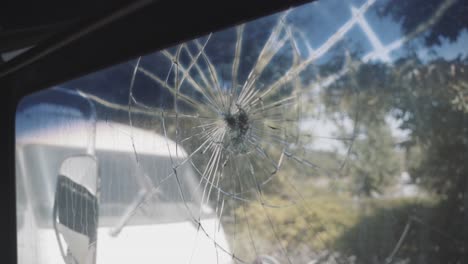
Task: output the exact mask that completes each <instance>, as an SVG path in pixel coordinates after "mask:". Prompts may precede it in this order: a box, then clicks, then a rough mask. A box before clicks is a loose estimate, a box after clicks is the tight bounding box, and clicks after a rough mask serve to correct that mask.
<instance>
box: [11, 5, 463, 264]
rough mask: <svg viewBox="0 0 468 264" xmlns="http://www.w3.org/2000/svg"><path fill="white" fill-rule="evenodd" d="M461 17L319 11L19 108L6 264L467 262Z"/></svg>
mask: <svg viewBox="0 0 468 264" xmlns="http://www.w3.org/2000/svg"><path fill="white" fill-rule="evenodd" d="M421 5H424V6H425V9H424V11H421V10H420V6H421ZM460 9H461V10H466V4H463V2H462V1H454V0H446V1H429V3H427V4H426V3H424V4H422V3H421V1H414V2H411V3H408V4H405V5H403V4H402V5H401V7H398V6H395V5H393V4H392V3H391V1H373V0H367V1H362V0H361V1H346V2H345V1H318V2H314V3H311V4H306V5H303V6H300V7H297V8H294V9H290V10H287V11H284V12H281V13H278V14H274V15H272V16H268V17H264V18H260V19H257V20H255V21H251V22H248V23H245V24H241V25H238V26H236V27H232V28H228V29H225V30H222V31H219V32H213V33H211V34H208V35H206V36H201V37H199V38H197V39H193V40H190V41H187V42H184V43H180V44H178V45H176V46H173V47H170V48H168V49H165V50H161V51H158V52H155V53H151V54H147V55H144V56H141V57H139V58H135V59H133V60H131V61H128V62H125V63H122V64H119V65H115V66H113V67H111V68H108V69H105V70H102V71H99V72H96V73H92V74H90V75H87V76H84V77H81V78H79V79H76V80H72V81H69V82H67V83H64V84H61V85H59V86H56V87H51V88H50V89H47V90H44V91H41V92H38V93H36V94H33V95H30V96H27V97H25V98H24V99H23V100H22V102H21V103H20V105H19V107H18V110H17V114H16V179H17V219H18V223H17V234H18V257H19V263H33V262H34V263H80V264H81V263H86V264H90V263H93V264H94V263H132V262H135V261H137V262H138V263H257V264H260V263H273V264H276V263H310V264H311V263H465V262H466V261H467V259H468V248H467V247H466V245H467V244H468V228H467V227H466V226H467V225H466V223H467V221H468V214H467V213H466V206H467V204H468V200H467V199H468V183H467V181H466V175H468V168H467V167H466V161H467V157H468V156H467V153H468V97H467V96H468V69H467V65H468V61H467V56H466V55H467V51H468V50H467V48H466V47H467V45H466V44H467V43H468V34H467V29H466V28H467V24H466V23H464V22H463V21H464V20H466V19H465V18H464V17H463V13H460V12H461V11H459V10H460Z"/></svg>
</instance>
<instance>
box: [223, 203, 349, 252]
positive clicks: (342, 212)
mask: <svg viewBox="0 0 468 264" xmlns="http://www.w3.org/2000/svg"><path fill="white" fill-rule="evenodd" d="M264 202H265V204H267V205H268V204H275V205H284V207H281V208H276V207H275V208H269V207H268V206H267V205H266V206H262V205H261V204H259V203H255V204H254V203H251V204H249V205H246V206H245V207H241V208H238V209H237V211H236V215H237V217H238V220H237V221H238V223H243V224H241V225H239V226H240V230H237V232H239V233H238V235H239V236H245V237H249V233H250V235H251V237H252V238H253V240H254V243H255V246H256V248H257V251H258V253H259V254H272V255H275V252H278V248H279V244H278V243H281V245H282V247H284V248H285V249H286V251H288V253H289V255H290V256H292V257H294V256H298V255H301V254H308V256H309V257H310V255H311V254H312V252H304V250H309V251H310V250H314V251H318V250H324V249H330V248H332V247H333V245H334V242H335V240H336V239H337V238H338V237H340V236H342V235H343V234H344V233H345V232H346V230H348V229H349V228H350V227H352V226H353V225H354V224H355V223H356V220H357V215H356V213H355V212H354V211H353V209H352V206H351V205H352V204H351V201H350V200H349V199H346V198H344V197H336V196H330V195H329V196H319V197H313V198H308V199H306V200H305V201H301V200H297V202H296V203H295V204H291V200H289V199H282V198H279V197H273V196H264ZM270 221H271V223H270ZM271 224H272V225H273V226H274V228H272V225H271ZM225 226H226V225H225ZM228 229H229V228H228ZM246 239H248V238H246ZM243 241H245V240H243ZM244 246H245V245H242V244H239V245H235V248H236V250H237V251H240V252H242V251H245V252H246V254H248V253H250V254H252V250H251V248H250V245H249V248H244ZM279 251H281V250H279Z"/></svg>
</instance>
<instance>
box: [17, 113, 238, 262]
mask: <svg viewBox="0 0 468 264" xmlns="http://www.w3.org/2000/svg"><path fill="white" fill-rule="evenodd" d="M44 109H46V110H45V111H43V110H44ZM67 111H68V110H67ZM67 111H61V112H60V111H59V113H60V114H59V115H58V116H59V117H60V118H56V119H55V120H54V121H50V122H49V121H44V120H46V119H50V116H51V115H50V114H51V113H52V112H55V110H54V108H53V107H50V106H47V105H40V106H35V107H31V109H29V110H25V111H22V112H19V113H18V114H17V119H16V120H17V125H16V126H17V132H16V135H17V138H16V168H17V174H16V179H17V199H18V202H17V208H18V209H17V214H18V225H17V232H18V260H19V262H18V263H20V264H21V263H38V264H40V263H47V264H63V263H64V259H63V258H62V256H61V253H60V249H59V246H58V242H57V238H56V236H55V233H54V229H53V227H52V224H51V223H52V221H53V220H52V207H53V201H54V191H55V184H56V181H57V173H58V171H59V167H60V164H61V163H62V162H63V160H65V159H66V158H68V157H70V156H73V155H80V154H81V155H82V154H86V150H87V148H88V147H89V142H90V137H94V138H93V140H91V142H92V141H94V143H93V144H94V146H93V148H94V153H95V157H96V159H97V163H98V171H99V172H98V174H99V178H100V193H99V197H100V201H99V227H98V231H97V256H96V263H98V264H124V263H139V264H145V263H171V264H177V263H184V264H185V263H193V264H206V263H221V264H222V263H231V260H232V258H231V256H229V255H228V254H226V253H225V250H227V251H228V250H229V249H228V243H227V240H226V237H225V235H224V231H223V229H222V226H221V225H220V223H219V219H218V218H217V217H216V214H215V213H214V211H213V209H211V208H210V207H207V206H201V205H200V204H199V203H200V200H201V197H200V196H201V195H199V194H198V193H197V190H196V189H197V186H198V179H197V177H196V175H195V174H194V172H193V169H192V168H191V167H189V166H184V168H181V169H180V170H179V178H180V179H181V181H182V183H183V185H184V186H183V188H184V192H185V191H187V192H188V194H186V196H187V201H186V200H184V199H183V198H181V197H180V193H179V191H181V190H182V189H180V187H178V186H177V182H176V181H175V179H172V178H174V177H170V178H169V179H168V180H165V181H161V182H160V185H161V188H160V189H161V193H160V194H158V195H155V197H154V198H152V199H151V202H150V203H148V204H147V205H146V206H144V208H143V209H141V208H137V206H136V204H138V202H139V201H140V200H141V197H143V196H144V194H145V193H146V192H147V191H148V188H149V187H148V185H146V187H145V184H148V182H146V183H145V182H144V174H147V173H148V171H149V172H151V175H149V178H152V181H153V182H152V184H150V185H151V186H156V185H158V182H159V181H160V180H161V179H164V177H166V176H168V175H169V173H168V172H169V171H170V170H171V169H172V163H171V157H170V153H175V148H176V144H175V142H173V141H171V140H169V139H166V138H165V137H164V136H161V135H158V134H156V133H153V132H150V131H147V130H143V129H138V128H135V127H130V126H127V125H122V124H117V123H109V122H95V123H94V124H93V123H92V122H89V120H86V119H84V118H79V116H78V115H76V116H75V117H78V118H69V116H67V115H68V114H72V115H71V116H73V113H74V112H73V111H70V112H68V114H67ZM177 153H178V155H179V157H172V158H173V159H177V158H178V159H179V160H182V159H184V158H186V157H187V153H185V151H184V150H183V149H182V148H181V147H180V146H178V152H177ZM137 155H138V158H139V159H140V161H139V162H138V163H137V162H136V159H137V157H136V156H137ZM172 155H174V154H172ZM140 163H141V164H140ZM187 164H189V163H187ZM143 167H144V169H143ZM147 179H148V178H147ZM145 188H146V189H145ZM158 197H159V198H158ZM139 199H140V200H139ZM189 199H190V200H189ZM197 203H198V207H197ZM192 207H193V208H194V209H193V210H192V211H193V212H194V213H195V214H199V215H200V216H201V224H202V226H203V231H202V230H199V229H198V226H197V224H196V222H195V221H193V220H194V219H193V218H192V217H191V216H190V213H189V212H188V211H189V210H188V209H187V208H192ZM200 207H201V208H203V209H199V208H200ZM135 208H137V209H136V210H133V209H135ZM132 210H133V212H134V214H132V213H130V212H132ZM148 211H149V213H148ZM215 242H216V243H215Z"/></svg>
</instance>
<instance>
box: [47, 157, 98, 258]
mask: <svg viewBox="0 0 468 264" xmlns="http://www.w3.org/2000/svg"><path fill="white" fill-rule="evenodd" d="M98 184H99V177H98V166H97V161H96V159H95V157H93V156H91V155H81V156H73V157H70V158H67V159H66V160H64V161H63V162H62V164H61V166H60V170H59V175H58V178H57V187H56V191H55V201H54V208H53V223H54V229H55V233H56V236H57V242H58V244H59V247H60V251H61V253H62V256H63V258H64V261H65V263H66V264H71V263H73V264H94V263H95V262H96V241H97V227H98V212H99V210H98V209H99V208H98V195H97V190H98ZM61 237H62V238H63V240H65V243H66V245H67V251H66V252H65V250H64V247H63V244H62V243H63V241H62V238H61Z"/></svg>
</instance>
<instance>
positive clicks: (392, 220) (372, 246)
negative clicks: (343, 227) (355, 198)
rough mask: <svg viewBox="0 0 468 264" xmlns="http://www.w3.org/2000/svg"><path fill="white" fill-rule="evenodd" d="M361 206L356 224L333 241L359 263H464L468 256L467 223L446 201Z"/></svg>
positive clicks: (383, 201) (371, 203)
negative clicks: (450, 208) (452, 210)
mask: <svg viewBox="0 0 468 264" xmlns="http://www.w3.org/2000/svg"><path fill="white" fill-rule="evenodd" d="M361 206H362V208H363V211H364V212H365V213H363V214H361V216H360V218H359V222H358V224H357V225H355V226H354V227H353V228H351V229H349V230H348V231H347V232H346V233H345V234H344V235H343V236H342V237H340V238H339V239H338V240H337V241H336V245H337V247H338V248H339V250H340V251H341V252H343V253H345V254H349V255H353V256H356V258H357V262H358V263H363V264H367V263H369V264H371V263H398V262H399V261H406V262H405V263H428V264H432V263H464V261H465V260H466V257H468V255H467V253H468V252H467V249H466V244H465V242H466V239H467V238H468V237H467V228H466V227H465V226H466V223H463V221H464V220H463V217H460V212H458V216H456V215H454V214H453V212H452V213H450V212H449V211H450V210H448V207H449V204H448V203H447V202H441V203H437V202H436V201H434V200H432V201H431V200H419V201H417V200H411V199H410V200H394V201H388V200H381V201H375V200H373V201H372V200H368V201H363V203H362V205H361ZM465 221H466V219H465ZM405 230H406V232H405Z"/></svg>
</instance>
